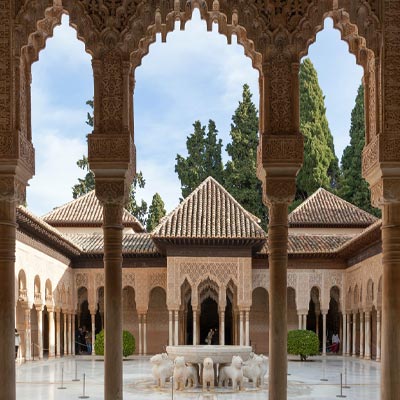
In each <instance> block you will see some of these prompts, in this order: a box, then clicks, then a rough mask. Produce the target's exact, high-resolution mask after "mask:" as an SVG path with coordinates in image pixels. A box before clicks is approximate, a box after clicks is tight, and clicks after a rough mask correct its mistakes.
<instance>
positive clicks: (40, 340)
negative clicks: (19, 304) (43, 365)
mask: <svg viewBox="0 0 400 400" xmlns="http://www.w3.org/2000/svg"><path fill="white" fill-rule="evenodd" d="M36 312H37V322H38V350H39V359H40V360H41V359H42V358H43V312H42V307H40V308H37V309H36Z"/></svg>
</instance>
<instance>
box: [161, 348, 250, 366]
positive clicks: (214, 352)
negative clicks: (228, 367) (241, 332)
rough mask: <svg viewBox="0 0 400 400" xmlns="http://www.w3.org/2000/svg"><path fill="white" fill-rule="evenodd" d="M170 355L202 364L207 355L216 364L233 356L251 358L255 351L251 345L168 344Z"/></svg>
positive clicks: (245, 359) (170, 356)
mask: <svg viewBox="0 0 400 400" xmlns="http://www.w3.org/2000/svg"><path fill="white" fill-rule="evenodd" d="M166 351H167V354H168V357H169V358H170V359H171V360H174V359H175V357H185V361H186V362H188V363H193V364H202V363H203V361H204V359H205V358H206V357H210V358H211V359H212V360H213V361H214V364H228V363H230V362H231V361H232V357H233V356H240V357H241V358H242V360H243V361H247V360H248V359H249V356H250V353H251V352H252V351H253V350H252V348H251V346H220V345H197V346H184V345H182V346H167V348H166Z"/></svg>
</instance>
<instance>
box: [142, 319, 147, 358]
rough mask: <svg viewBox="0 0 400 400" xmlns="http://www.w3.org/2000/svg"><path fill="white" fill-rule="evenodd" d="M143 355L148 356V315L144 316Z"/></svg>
mask: <svg viewBox="0 0 400 400" xmlns="http://www.w3.org/2000/svg"><path fill="white" fill-rule="evenodd" d="M143 355H147V315H146V314H143Z"/></svg>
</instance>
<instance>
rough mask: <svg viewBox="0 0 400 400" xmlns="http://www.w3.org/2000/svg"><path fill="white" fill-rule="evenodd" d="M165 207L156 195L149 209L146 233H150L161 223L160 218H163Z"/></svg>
mask: <svg viewBox="0 0 400 400" xmlns="http://www.w3.org/2000/svg"><path fill="white" fill-rule="evenodd" d="M166 213H167V212H166V211H165V205H164V202H163V200H162V198H161V196H160V195H159V194H158V193H156V194H155V195H154V196H153V199H152V201H151V204H150V207H149V215H148V218H147V224H146V229H147V232H151V231H152V230H153V229H154V228H155V227H156V226H157V225H158V224H159V222H160V221H161V218H162V217H164V216H165V214H166Z"/></svg>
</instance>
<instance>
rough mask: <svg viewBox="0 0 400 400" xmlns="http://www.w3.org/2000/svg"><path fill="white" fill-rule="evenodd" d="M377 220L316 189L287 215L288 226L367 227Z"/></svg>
mask: <svg viewBox="0 0 400 400" xmlns="http://www.w3.org/2000/svg"><path fill="white" fill-rule="evenodd" d="M376 221H377V218H376V217H374V216H373V215H371V214H369V213H367V212H366V211H364V210H361V209H360V208H358V207H356V206H354V205H353V204H351V203H349V202H347V201H345V200H343V199H341V198H340V197H338V196H336V195H334V194H333V193H330V192H328V191H327V190H325V189H322V188H320V189H318V190H317V191H316V192H315V193H314V194H312V195H311V196H310V197H309V198H308V199H307V200H305V201H304V203H302V204H300V205H299V206H298V207H297V208H296V209H295V210H293V211H292V212H291V213H290V214H289V225H290V226H292V227H296V226H297V227H298V226H307V227H312V226H325V227H335V226H336V227H340V226H347V227H367V226H369V225H371V224H373V223H374V222H376Z"/></svg>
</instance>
